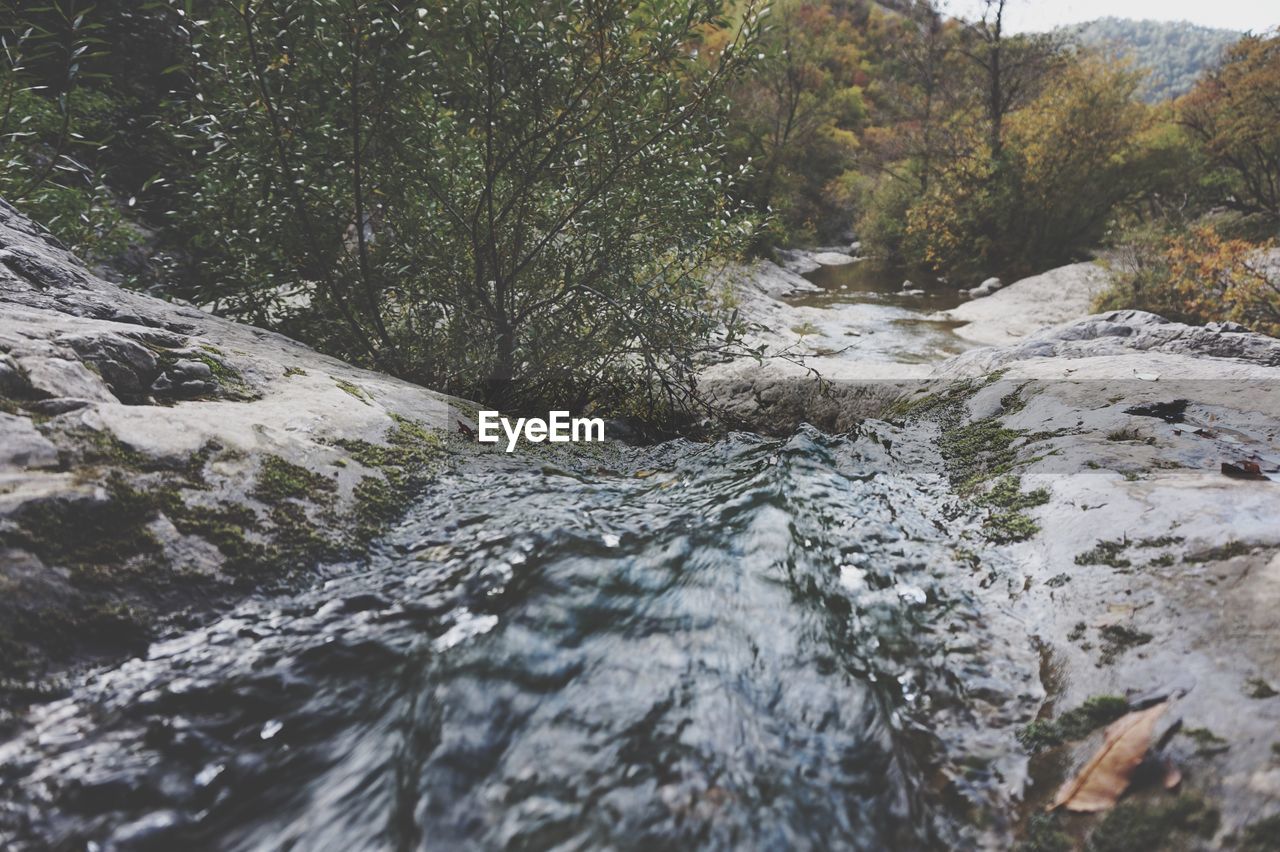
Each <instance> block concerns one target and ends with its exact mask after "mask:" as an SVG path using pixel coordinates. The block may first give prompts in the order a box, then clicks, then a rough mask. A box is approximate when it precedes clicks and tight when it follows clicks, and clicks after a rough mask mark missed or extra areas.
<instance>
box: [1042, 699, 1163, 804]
mask: <svg viewBox="0 0 1280 852" xmlns="http://www.w3.org/2000/svg"><path fill="white" fill-rule="evenodd" d="M1168 706H1169V702H1168V701H1162V702H1160V703H1159V704H1156V705H1155V706H1153V707H1148V708H1147V709H1146V710H1135V711H1134V712H1132V713H1128V714H1126V715H1124V716H1121V717H1120V718H1119V719H1117V720H1116V721H1114V722H1112V723H1111V724H1110V725H1108V726H1107V730H1106V733H1105V734H1104V737H1105V739H1104V741H1103V743H1102V746H1101V747H1100V748H1099V749H1098V750H1097V752H1095V753H1094V755H1093V757H1091V758H1089V762H1088V763H1086V764H1085V765H1084V767H1083V768H1082V769H1081V770H1080V771H1079V772H1078V773H1076V776H1075V777H1074V778H1072V779H1071V780H1069V781H1067V783H1065V784H1063V785H1062V789H1060V790H1059V791H1058V795H1057V796H1056V797H1055V798H1054V800H1053V804H1052V805H1050V806H1049V810H1054V809H1056V808H1061V807H1065V808H1066V809H1067V810H1069V811H1080V812H1085V813H1093V812H1095V811H1105V810H1110V809H1111V808H1113V807H1115V804H1116V802H1117V801H1118V800H1119V798H1120V797H1121V796H1122V795H1124V791H1125V790H1127V789H1129V781H1130V780H1131V779H1132V778H1133V773H1134V771H1135V770H1136V769H1137V768H1138V766H1139V765H1140V764H1141V763H1142V761H1143V760H1144V759H1145V758H1146V756H1147V750H1148V749H1150V748H1151V737H1152V734H1153V733H1154V731H1155V727H1156V721H1157V720H1159V718H1160V715H1161V714H1162V713H1164V711H1165V710H1166V709H1167V708H1168Z"/></svg>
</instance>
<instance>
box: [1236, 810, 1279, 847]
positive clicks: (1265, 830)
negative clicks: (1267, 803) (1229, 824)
mask: <svg viewBox="0 0 1280 852" xmlns="http://www.w3.org/2000/svg"><path fill="white" fill-rule="evenodd" d="M1239 849H1240V852H1280V814H1275V815H1273V816H1269V817H1266V818H1265V819H1260V820H1258V821H1257V822H1255V823H1252V824H1250V825H1249V826H1247V827H1246V828H1245V830H1244V832H1243V834H1242V835H1241V836H1240V847H1239Z"/></svg>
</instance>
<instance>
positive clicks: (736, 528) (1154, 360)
mask: <svg viewBox="0 0 1280 852" xmlns="http://www.w3.org/2000/svg"><path fill="white" fill-rule="evenodd" d="M1093 268H1096V267H1093ZM1072 269H1073V268H1070V267H1069V268H1068V270H1072ZM1063 274H1067V275H1069V276H1076V277H1077V278H1078V277H1080V276H1085V277H1086V278H1087V277H1089V276H1091V275H1092V274H1093V273H1092V272H1091V271H1090V270H1089V269H1083V268H1081V269H1075V270H1074V271H1069V272H1068V273H1063ZM1046 280H1051V279H1046ZM1073 280H1074V279H1073ZM1022 283H1023V282H1019V283H1016V284H1013V285H1010V286H1009V287H1006V288H1004V289H1002V290H1001V291H1000V292H998V293H995V294H994V295H991V296H988V297H986V298H983V299H980V300H978V301H976V302H973V303H970V304H968V305H965V306H963V307H962V308H961V309H958V310H964V309H967V308H970V307H971V306H977V305H984V304H985V305H988V306H990V305H994V304H995V303H996V301H997V300H1001V299H1004V300H1008V299H1009V298H1011V297H1010V296H1009V294H1010V293H1014V294H1015V295H1018V294H1020V295H1018V297H1019V298H1023V297H1026V298H1025V299H1024V301H1023V302H1021V303H1020V304H1021V308H1019V310H1020V311H1021V313H1019V314H1017V316H1018V317H1021V318H1023V319H1026V318H1027V317H1031V316H1033V315H1034V313H1035V311H1036V304H1037V302H1036V299H1040V300H1041V301H1042V302H1043V300H1044V299H1045V298H1048V297H1047V296H1046V293H1048V292H1049V291H1050V290H1052V288H1046V286H1045V285H1044V281H1043V280H1042V281H1041V282H1040V284H1039V285H1037V286H1036V287H1020V284H1022ZM1086 283H1087V282H1086ZM740 284H741V286H744V287H747V288H748V290H747V291H746V292H749V293H751V292H754V293H755V294H756V297H755V298H754V301H751V302H750V303H744V308H747V307H749V305H750V304H755V305H764V306H766V308H767V310H764V311H763V312H762V313H760V314H758V318H761V324H762V325H763V326H764V327H765V330H766V331H768V330H770V329H772V331H773V332H774V333H775V334H778V335H779V336H780V337H779V341H780V342H781V343H782V344H783V345H784V346H790V345H792V344H794V343H795V342H796V339H797V338H798V339H801V340H803V341H805V345H806V346H810V345H812V344H813V340H814V338H815V337H817V336H820V335H826V331H823V329H822V328H821V327H820V325H819V322H818V321H817V320H814V321H813V325H814V326H815V328H816V329H817V331H818V332H819V333H820V334H819V335H815V334H814V332H813V331H812V330H810V329H808V328H804V331H803V333H802V332H798V331H796V330H795V326H794V324H791V323H790V320H791V319H795V318H796V317H797V316H799V314H796V313H788V314H785V318H784V309H785V310H791V311H794V310H795V309H796V307H797V306H796V305H785V304H784V303H781V302H780V300H781V299H782V297H783V296H785V295H786V294H787V293H792V292H795V291H796V290H800V289H805V288H810V287H812V286H813V285H811V284H810V283H809V282H808V281H806V280H805V279H804V278H802V277H800V276H797V275H795V274H794V273H790V272H787V271H785V270H783V269H781V268H779V267H774V266H769V265H761V266H759V267H757V268H755V269H754V270H748V271H747V272H746V273H744V275H743V278H742V280H741V282H740ZM1090 286H1092V285H1090ZM1036 294H1039V295H1036ZM899 298H916V297H908V296H901V295H900V296H899ZM1054 298H1056V293H1055V295H1054ZM1077 301H1079V300H1077ZM778 304H784V307H783V308H779V307H777V305H778ZM799 307H803V306H799ZM770 311H773V312H774V313H770ZM805 316H808V315H807V314H806V315H805ZM1044 316H1047V314H1043V315H1042V316H1041V319H1043V318H1044ZM975 322H976V320H975ZM771 323H772V325H771ZM801 327H803V326H801ZM1010 328H1011V327H1007V328H1005V330H1004V331H1005V332H1009V331H1010ZM1037 329H1038V326H1035V325H1034V324H1033V325H1029V326H1028V327H1026V328H1025V329H1014V331H1016V332H1017V333H1012V332H1010V333H1007V334H1005V337H1004V338H1002V339H1003V340H1004V341H1005V342H1006V343H1008V344H1009V345H1005V346H1002V347H1000V348H995V349H976V348H975V349H971V350H969V351H966V352H963V353H962V354H960V355H958V356H957V357H954V358H952V359H950V360H947V361H945V362H944V363H942V364H940V365H934V364H932V363H930V362H931V361H932V360H933V359H932V357H931V356H930V357H923V358H922V359H921V360H920V361H919V362H917V363H916V364H912V365H910V366H911V367H912V370H913V371H912V372H909V373H906V374H904V373H901V372H898V373H892V374H889V375H885V376H878V375H868V374H867V373H866V369H867V368H866V366H865V364H866V362H865V361H862V362H858V361H851V362H848V363H845V364H844V366H845V367H846V368H847V369H849V371H850V372H849V373H847V374H845V375H844V376H843V377H842V378H843V381H837V382H834V383H830V382H827V383H824V382H822V381H819V380H816V379H815V377H814V376H813V375H812V374H811V373H809V372H808V369H807V367H805V366H802V365H799V364H793V365H791V366H790V367H787V368H785V370H784V371H783V372H781V373H774V372H771V371H770V370H762V369H760V368H759V365H758V364H757V365H755V368H754V369H753V368H752V367H751V366H750V365H744V364H736V365H727V366H726V369H730V368H731V370H732V372H729V373H726V374H724V375H721V376H720V377H719V379H718V380H720V381H722V382H723V383H724V384H723V385H722V387H723V388H724V389H726V390H727V391H728V393H727V394H726V396H725V400H726V401H727V402H729V403H732V402H733V401H734V400H737V401H740V402H741V404H742V408H741V411H740V414H741V419H742V420H743V421H745V422H751V423H754V424H757V425H758V426H759V427H761V428H766V429H776V430H779V431H785V432H788V433H790V432H793V430H794V429H795V425H796V420H797V419H805V418H808V419H813V420H815V421H817V422H818V423H819V424H820V425H822V426H823V427H824V428H827V429H830V430H838V431H847V430H852V433H851V434H849V435H848V436H846V437H844V438H832V437H828V436H825V435H821V434H819V433H816V432H814V431H813V430H811V429H807V428H806V429H802V430H800V431H799V432H798V433H795V434H793V435H792V436H791V437H790V438H789V439H787V440H784V441H769V440H764V439H760V438H756V437H753V436H747V435H735V436H730V437H728V438H726V439H724V440H722V441H719V442H717V443H714V444H710V445H694V444H690V443H687V442H676V443H673V444H668V445H663V446H661V447H657V448H649V449H626V448H621V447H612V448H609V449H605V450H601V451H600V452H599V453H595V454H592V453H584V454H578V453H574V454H568V455H556V454H528V455H523V456H516V457H508V456H505V455H504V454H496V453H495V454H477V453H476V452H475V450H474V447H470V446H468V447H464V446H462V445H461V443H459V439H457V438H456V436H454V437H450V433H452V431H453V430H452V428H451V427H452V424H453V423H454V422H455V421H456V420H462V421H463V422H470V421H471V417H470V414H471V411H470V409H469V406H467V405H466V403H463V402H461V401H457V400H449V399H447V398H445V397H442V396H440V395H437V394H433V393H431V392H429V391H425V390H423V389H420V388H416V387H413V386H411V385H407V384H405V383H402V382H397V381H394V380H392V379H388V378H386V377H384V376H380V375H377V374H374V373H369V372H365V371H361V370H358V369H356V368H353V367H350V366H348V365H344V364H342V363H340V362H337V361H334V360H332V359H329V358H325V357H323V356H320V355H318V354H316V353H314V352H313V351H311V350H309V349H307V348H306V347H303V346H300V345H299V344H297V343H294V342H293V341H289V340H287V339H286V338H283V337H280V336H279V335H275V334H272V333H270V332H266V331H262V330H259V329H253V328H248V327H245V326H241V325H237V324H234V323H229V322H226V321H223V320H221V319H218V318H216V317H213V316H211V315H208V314H205V313H202V312H200V311H198V310H195V309H193V308H190V307H186V306H180V305H170V304H167V303H164V302H160V301H157V300H154V299H149V298H147V297H143V296H139V295H137V294H132V293H126V292H124V291H121V290H119V289H118V288H115V287H114V286H112V285H110V284H108V283H106V282H104V281H101V280H100V279H97V278H95V277H94V276H92V275H90V274H89V273H87V272H86V271H85V270H84V269H83V267H81V266H80V265H79V264H78V263H77V262H76V261H75V260H74V259H73V258H71V257H70V256H69V255H67V254H66V253H65V252H63V251H62V250H61V249H59V248H58V247H57V246H56V245H55V244H54V243H52V242H50V241H49V239H48V238H47V237H46V236H45V235H43V234H42V233H41V231H40V230H39V229H38V228H37V227H36V226H34V225H32V224H31V223H30V222H27V221H26V220H24V219H22V218H21V217H19V216H17V215H16V214H14V213H13V212H12V210H11V209H9V208H7V207H4V206H3V205H0V428H2V429H3V431H2V432H0V435H2V436H3V437H2V438H0V590H3V592H4V595H3V597H0V653H2V654H3V657H2V658H3V660H4V662H5V665H6V666H7V667H8V668H7V669H6V670H5V672H4V680H3V691H2V692H0V695H2V696H3V702H2V703H3V704H4V706H5V707H6V708H7V710H8V712H7V713H4V714H0V729H2V733H3V734H4V736H5V738H6V742H5V744H4V745H0V780H3V782H4V783H3V793H0V841H3V843H4V845H5V846H6V848H9V847H12V848H15V849H20V850H26V849H44V848H50V847H53V848H84V846H85V845H86V844H87V843H89V842H90V841H92V842H94V843H97V844H99V847H100V848H103V849H108V848H119V849H143V848H160V849H171V848H180V847H181V846H184V845H185V846H191V847H193V848H225V849H258V848H277V847H285V846H289V845H291V844H292V845H293V846H294V847H295V848H320V847H325V846H335V847H338V848H341V847H342V846H350V847H352V848H370V847H372V848H418V847H421V846H425V845H428V844H429V843H430V842H431V841H432V840H436V841H438V842H443V841H441V838H443V839H445V840H447V841H448V843H449V844H450V845H453V846H459V847H468V846H471V847H486V848H488V847H493V846H503V845H509V846H521V847H524V848H551V847H554V846H563V845H574V844H577V845H605V844H611V845H613V846H616V847H619V848H653V847H654V846H670V845H702V846H710V847H721V848H740V847H743V846H756V847H769V846H786V847H788V848H791V847H795V848H806V847H812V848H830V847H833V846H838V847H853V848H975V847H977V848H982V847H987V848H1007V847H1008V846H1010V845H1011V844H1012V843H1013V842H1014V838H1016V837H1020V838H1023V839H1029V841H1034V842H1042V846H1043V848H1070V846H1071V845H1072V844H1075V845H1083V844H1085V843H1087V842H1089V841H1088V840H1087V838H1089V837H1090V836H1092V837H1094V838H1095V839H1097V838H1107V837H1110V838H1116V837H1120V838H1123V837H1126V836H1142V837H1157V838H1162V839H1161V840H1159V841H1158V842H1157V844H1156V847H1157V848H1163V847H1164V846H1170V847H1172V848H1214V849H1216V848H1238V847H1239V846H1241V844H1246V845H1247V844H1249V843H1254V842H1255V840H1256V841H1257V842H1258V843H1263V842H1264V841H1266V839H1267V837H1268V836H1274V831H1275V829H1274V825H1275V822H1276V820H1277V818H1278V817H1277V814H1280V780H1278V779H1280V757H1278V756H1277V755H1280V736H1277V734H1276V731H1277V730H1280V696H1278V695H1277V693H1278V692H1280V630H1278V629H1277V616H1276V612H1277V605H1278V604H1280V598H1278V595H1280V555H1278V554H1280V526H1277V524H1276V522H1275V521H1276V518H1278V517H1280V494H1278V490H1280V484H1278V483H1277V481H1276V480H1277V477H1280V393H1278V390H1277V388H1278V385H1277V382H1276V379H1277V378H1278V376H1277V371H1278V370H1280V342H1277V341H1275V340H1274V339H1271V338H1265V337H1261V336H1259V335H1253V334H1249V333H1247V332H1245V331H1244V330H1243V329H1240V328H1239V327H1235V326H1230V325H1220V326H1209V327H1206V328H1193V327H1188V326H1184V325H1180V324H1176V323H1169V322H1166V321H1164V320H1162V319H1161V318H1159V317H1154V316H1152V315H1149V314H1142V313H1138V312H1114V313H1111V314H1105V315H1101V316H1096V317H1085V318H1082V319H1079V320H1077V321H1075V322H1070V323H1067V324H1065V325H1061V326H1058V327H1055V328H1051V329H1048V330H1039V331H1038V330H1037ZM1002 333H1003V332H1002ZM788 335H790V337H788ZM808 354H810V355H812V356H816V357H817V358H826V359H829V360H830V361H831V363H841V359H842V357H843V355H842V354H840V353H837V352H834V351H833V352H827V353H824V352H818V351H813V352H810V353H808ZM850 364H852V366H850ZM788 371H789V372H788ZM860 379H868V380H866V381H860ZM735 383H736V384H735ZM869 416H874V417H879V418H882V419H883V420H885V421H887V422H869V421H866V420H865V418H866V417H869ZM1229 469H1233V470H1237V471H1245V472H1246V473H1248V474H1249V475H1248V476H1239V475H1229V474H1228V473H1226V472H1224V471H1228V470H1229ZM1255 471H1256V475H1255ZM406 508H408V509H409V516H408V517H407V519H405V520H404V522H403V523H399V524H398V523H397V522H398V519H400V518H401V517H402V513H403V512H404V511H405V509H406ZM318 566H320V567H318ZM236 601H239V602H240V603H239V605H238V606H236V608H235V609H230V607H232V605H233V602H236ZM214 613H222V614H223V617H222V618H220V619H217V620H215V621H212V622H210V618H211V616H212V615H213V614H214ZM121 660H127V661H126V662H123V663H121V662H120V661H121ZM95 661H96V662H99V663H101V664H102V665H101V667H100V668H96V669H90V670H88V671H84V670H83V666H84V665H86V664H88V663H93V662H95ZM77 665H78V666H81V667H82V668H81V671H79V672H77V671H75V670H74V669H75V666H77ZM1174 687H1177V688H1178V689H1180V690H1185V695H1183V696H1182V697H1181V698H1180V699H1179V700H1178V701H1177V703H1176V708H1175V710H1176V712H1174V711H1171V726H1170V729H1169V731H1170V733H1169V737H1168V742H1167V744H1165V745H1164V748H1163V750H1162V752H1161V755H1160V756H1161V757H1162V758H1168V759H1169V760H1170V761H1172V762H1173V764H1174V765H1176V766H1177V767H1179V769H1180V770H1181V772H1182V781H1181V786H1180V788H1179V790H1178V791H1177V792H1176V793H1175V792H1170V791H1166V790H1163V789H1162V788H1161V787H1160V785H1159V784H1158V783H1151V782H1150V779H1148V781H1147V782H1144V783H1139V784H1138V785H1137V788H1136V790H1135V791H1134V792H1133V793H1132V794H1131V795H1130V796H1129V797H1128V798H1126V799H1125V800H1124V801H1123V802H1122V803H1121V805H1120V807H1119V808H1118V809H1117V810H1116V811H1115V812H1114V813H1112V814H1111V815H1108V816H1067V815H1061V814H1057V815H1049V816H1046V815H1043V814H1040V813H1038V810H1039V808H1040V806H1041V805H1043V804H1045V803H1046V802H1047V801H1049V800H1050V799H1051V798H1052V795H1053V792H1054V789H1055V788H1056V786H1057V784H1058V782H1060V781H1061V780H1062V779H1063V778H1065V777H1067V776H1068V774H1069V773H1071V772H1072V771H1074V769H1076V768H1078V767H1079V766H1080V765H1081V764H1083V763H1084V761H1085V760H1086V759H1087V758H1088V757H1089V755H1090V754H1091V753H1092V751H1093V750H1094V748H1095V747H1096V746H1097V744H1098V742H1099V739H1100V737H1101V733H1100V730H1099V728H1100V727H1101V726H1102V725H1104V724H1105V723H1106V721H1107V720H1108V719H1113V718H1116V716H1117V715H1118V714H1120V713H1123V712H1124V711H1125V710H1126V709H1127V708H1129V707H1133V706H1139V705H1141V703H1142V702H1143V701H1144V700H1147V699H1148V698H1149V697H1150V696H1151V695H1153V694H1169V692H1170V690H1171V689H1173V688H1174ZM24 708H25V709H24ZM1156 777H1160V773H1157V774H1156ZM1268 820H1270V822H1269V821H1268ZM1126 832H1127V833H1126ZM1134 832H1138V833H1137V834H1135V833H1134ZM1268 833H1270V835H1269V834H1268ZM1064 838H1065V840H1064ZM1258 838H1262V840H1258ZM1064 842H1065V843H1067V847H1063V846H1062V843H1064ZM1055 843H1056V844H1058V845H1056V846H1054V845H1053V844H1055ZM1105 843H1111V844H1112V845H1111V846H1110V847H1106V848H1123V846H1119V847H1117V846H1115V843H1113V842H1112V841H1111V840H1107V841H1105ZM1105 843H1104V841H1103V840H1098V841H1097V843H1096V844H1095V845H1099V844H1102V845H1103V846H1105ZM1249 848H1252V847H1249ZM1258 848H1267V847H1266V846H1265V845H1263V846H1260V847H1258Z"/></svg>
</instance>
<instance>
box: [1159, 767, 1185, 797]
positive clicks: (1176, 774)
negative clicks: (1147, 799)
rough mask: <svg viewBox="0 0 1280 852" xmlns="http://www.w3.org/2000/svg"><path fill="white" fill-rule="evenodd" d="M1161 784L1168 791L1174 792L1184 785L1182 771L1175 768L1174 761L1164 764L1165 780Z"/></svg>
mask: <svg viewBox="0 0 1280 852" xmlns="http://www.w3.org/2000/svg"><path fill="white" fill-rule="evenodd" d="M1160 783H1161V784H1162V785H1164V788H1165V789H1166V790H1172V789H1174V788H1175V787H1177V786H1178V785H1179V784H1181V783H1182V770H1181V769H1179V768H1178V767H1176V766H1174V765H1173V761H1172V760H1166V761H1165V762H1164V780H1163V781H1161V782H1160Z"/></svg>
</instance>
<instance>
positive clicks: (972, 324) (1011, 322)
mask: <svg viewBox="0 0 1280 852" xmlns="http://www.w3.org/2000/svg"><path fill="white" fill-rule="evenodd" d="M990 280H991V279H988V282H989V281H990ZM1110 280H1111V279H1110V275H1109V273H1108V272H1107V270H1106V269H1104V268H1102V267H1101V266H1099V265H1097V264H1096V263H1076V264H1072V265H1070V266H1063V267H1059V268H1058V269H1051V270H1049V271H1048V272H1045V273H1042V274H1040V275H1036V276H1033V277H1031V278H1024V279H1022V280H1021V281H1015V282H1014V283H1012V284H1010V285H1008V286H1007V287H1001V288H1000V289H999V290H998V291H992V292H988V293H987V294H986V295H985V296H983V295H982V293H981V292H978V293H975V292H974V291H975V290H976V291H981V290H982V286H983V285H979V286H978V287H976V288H974V289H973V290H969V291H967V292H966V295H968V296H971V297H974V300H973V301H971V302H968V303H967V304H964V305H961V306H960V307H958V308H954V309H952V310H950V311H947V312H945V314H944V317H945V318H946V319H949V320H959V321H962V322H964V323H965V325H962V326H960V327H959V328H957V329H956V330H955V333H956V334H957V335H958V336H960V337H962V338H964V339H966V340H970V341H972V342H974V343H980V344H983V345H988V346H1002V345H1005V344H1008V343H1014V342H1016V341H1017V340H1019V339H1021V338H1024V337H1027V336H1028V335H1031V334H1034V333H1035V332H1036V331H1038V330H1040V329H1042V328H1048V327H1050V326H1053V325H1057V324H1059V323H1063V322H1068V321H1070V320H1074V319H1077V318H1079V317H1083V316H1087V315H1088V314H1089V311H1090V306H1091V305H1092V302H1093V299H1094V298H1095V297H1096V296H1097V295H1098V294H1099V293H1100V292H1101V291H1102V290H1103V289H1105V288H1106V286H1107V285H1108V283H1109V282H1110ZM986 283H987V282H983V284H984V285H985V284H986Z"/></svg>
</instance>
